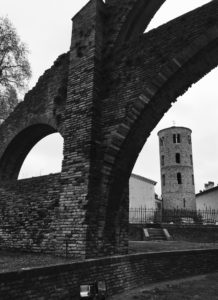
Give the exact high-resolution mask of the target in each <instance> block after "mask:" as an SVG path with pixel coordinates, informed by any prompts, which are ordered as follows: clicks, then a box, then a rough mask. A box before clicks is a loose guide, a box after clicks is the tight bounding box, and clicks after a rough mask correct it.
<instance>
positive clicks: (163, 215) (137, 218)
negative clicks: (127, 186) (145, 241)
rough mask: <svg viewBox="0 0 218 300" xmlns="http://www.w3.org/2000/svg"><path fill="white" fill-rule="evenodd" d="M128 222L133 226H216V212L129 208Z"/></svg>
mask: <svg viewBox="0 0 218 300" xmlns="http://www.w3.org/2000/svg"><path fill="white" fill-rule="evenodd" d="M129 222H130V223H133V224H149V223H150V224H152V223H170V224H189V225H190V224H201V225H218V210H215V209H206V210H187V209H154V208H149V209H148V208H145V207H139V208H130V209H129Z"/></svg>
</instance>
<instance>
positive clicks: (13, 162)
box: [0, 123, 57, 181]
mask: <svg viewBox="0 0 218 300" xmlns="http://www.w3.org/2000/svg"><path fill="white" fill-rule="evenodd" d="M55 132H57V128H55V126H54V125H53V126H52V125H51V124H49V123H36V124H32V125H30V126H27V127H26V128H24V129H22V130H21V131H20V132H18V133H17V134H16V135H15V136H14V137H13V139H11V140H10V142H8V144H7V145H6V146H5V149H4V152H3V154H2V156H1V158H0V181H8V180H16V179H17V178H18V175H19V172H20V169H21V167H22V164H23V162H24V160H25V158H26V156H27V155H28V153H29V152H30V150H31V149H32V148H33V147H34V146H35V144H36V143H38V142H39V141H40V140H41V139H43V138H44V137H46V136H47V135H49V134H52V133H55Z"/></svg>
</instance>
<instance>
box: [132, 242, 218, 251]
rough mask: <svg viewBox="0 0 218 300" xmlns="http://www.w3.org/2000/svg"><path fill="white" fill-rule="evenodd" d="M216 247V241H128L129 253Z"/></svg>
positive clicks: (217, 245)
mask: <svg viewBox="0 0 218 300" xmlns="http://www.w3.org/2000/svg"><path fill="white" fill-rule="evenodd" d="M208 248H218V243H191V242H186V241H129V253H130V254H131V253H137V252H161V251H174V250H189V249H208Z"/></svg>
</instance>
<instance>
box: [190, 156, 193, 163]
mask: <svg viewBox="0 0 218 300" xmlns="http://www.w3.org/2000/svg"><path fill="white" fill-rule="evenodd" d="M190 163H191V165H193V159H192V155H190Z"/></svg>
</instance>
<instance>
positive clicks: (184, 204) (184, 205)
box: [183, 198, 186, 208]
mask: <svg viewBox="0 0 218 300" xmlns="http://www.w3.org/2000/svg"><path fill="white" fill-rule="evenodd" d="M183 207H184V208H185V207H186V200H185V198H184V199H183Z"/></svg>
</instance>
